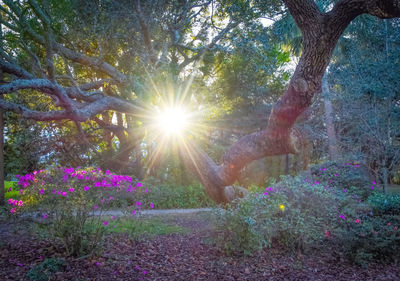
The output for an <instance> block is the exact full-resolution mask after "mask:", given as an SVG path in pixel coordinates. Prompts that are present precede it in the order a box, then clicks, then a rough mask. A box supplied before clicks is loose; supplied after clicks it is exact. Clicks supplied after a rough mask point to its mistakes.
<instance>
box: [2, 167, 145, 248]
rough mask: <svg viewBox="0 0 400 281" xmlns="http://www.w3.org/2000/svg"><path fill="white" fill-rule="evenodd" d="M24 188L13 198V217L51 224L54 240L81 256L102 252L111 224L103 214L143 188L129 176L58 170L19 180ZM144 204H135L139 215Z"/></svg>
mask: <svg viewBox="0 0 400 281" xmlns="http://www.w3.org/2000/svg"><path fill="white" fill-rule="evenodd" d="M18 184H19V185H20V186H21V187H22V188H23V194H22V195H21V198H20V200H16V199H12V198H10V199H9V200H8V203H9V205H10V213H11V214H13V215H16V214H19V213H23V212H25V213H27V215H30V216H31V215H33V214H36V215H38V216H40V217H42V219H44V220H49V221H50V222H51V223H50V224H49V225H48V227H46V230H48V231H49V233H50V234H51V237H53V238H54V239H56V240H57V239H58V240H61V242H63V244H64V247H65V250H66V254H67V255H68V256H69V255H72V256H81V255H85V254H92V253H94V252H95V251H97V250H99V249H100V248H101V245H102V239H103V236H104V232H105V229H106V228H107V226H108V221H107V220H104V219H103V218H102V217H101V215H102V213H103V211H105V210H107V209H110V208H112V207H113V202H115V201H119V199H120V198H119V195H121V194H123V193H128V194H131V193H132V192H133V191H135V190H136V189H137V187H140V186H141V183H137V184H136V186H135V184H134V183H132V179H131V178H130V177H128V176H120V175H113V174H111V173H110V172H109V171H106V172H103V171H101V170H100V169H73V168H55V169H50V170H41V171H38V172H33V173H31V174H27V175H25V176H20V177H19V182H18ZM141 206H142V202H139V201H138V202H136V206H135V208H136V210H135V209H132V208H131V210H130V211H131V212H132V213H136V212H137V211H139V209H140V208H141Z"/></svg>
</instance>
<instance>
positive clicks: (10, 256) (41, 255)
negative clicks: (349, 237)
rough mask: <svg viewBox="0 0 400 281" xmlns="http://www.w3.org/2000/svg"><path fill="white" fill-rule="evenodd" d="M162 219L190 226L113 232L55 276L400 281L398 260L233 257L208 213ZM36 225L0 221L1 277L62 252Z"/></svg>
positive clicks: (22, 272)
mask: <svg viewBox="0 0 400 281" xmlns="http://www.w3.org/2000/svg"><path fill="white" fill-rule="evenodd" d="M161 218H162V221H163V222H165V223H168V224H175V225H180V226H183V227H185V228H187V229H188V231H187V232H186V233H182V234H169V235H162V236H156V237H154V238H151V239H150V238H148V239H142V240H139V241H137V240H132V239H131V238H129V236H128V235H126V234H113V235H108V236H107V238H106V241H105V246H104V251H103V253H102V255H101V256H100V257H96V258H94V257H87V258H84V259H80V260H77V259H73V258H67V260H66V261H67V265H66V267H65V268H64V270H63V271H60V272H57V273H56V274H54V275H53V276H52V277H51V280H73V281H81V280H82V281H83V280H105V281H108V280H121V281H122V280H163V281H164V280H185V281H194V280H257V281H258V280H313V281H317V280H335V281H338V280H363V281H364V280H400V267H399V266H398V264H390V265H378V264H375V265H371V266H369V267H368V268H360V267H359V266H356V265H351V264H349V263H348V261H347V260H346V259H345V258H344V257H342V256H341V255H340V254H337V253H335V251H333V250H331V251H328V250H327V251H324V252H318V253H314V254H313V255H300V254H288V253H283V252H282V251H281V250H280V249H279V248H271V249H266V250H265V251H262V252H260V253H258V254H257V255H255V256H248V257H243V256H228V255H226V254H224V253H223V252H221V251H220V250H219V248H218V247H217V246H216V245H215V244H214V243H213V242H212V241H213V240H212V237H215V236H216V235H218V233H217V232H216V230H215V228H214V226H213V224H212V223H211V221H210V218H209V215H208V214H207V213H190V214H169V215H162V217H161ZM144 219H145V217H144ZM31 226H32V223H28V222H25V223H24V222H18V223H10V222H6V221H1V222H0V280H7V281H8V280H28V279H27V278H26V273H27V272H28V271H29V269H30V268H32V267H33V266H35V265H37V264H39V263H41V262H42V261H43V260H44V259H46V258H50V257H59V256H61V255H62V247H60V246H52V245H51V243H50V242H49V241H48V240H47V239H46V238H44V237H38V236H37V234H34V233H33V232H32V227H31Z"/></svg>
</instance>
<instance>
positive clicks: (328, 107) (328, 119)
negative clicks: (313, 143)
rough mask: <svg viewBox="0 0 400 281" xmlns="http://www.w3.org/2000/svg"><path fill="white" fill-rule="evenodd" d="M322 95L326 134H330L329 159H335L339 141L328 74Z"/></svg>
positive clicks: (323, 83)
mask: <svg viewBox="0 0 400 281" xmlns="http://www.w3.org/2000/svg"><path fill="white" fill-rule="evenodd" d="M322 96H323V99H324V106H325V124H326V134H327V136H328V152H329V159H330V160H331V161H334V160H336V159H337V158H338V156H339V155H338V150H337V141H336V133H335V125H334V124H333V120H332V103H331V100H330V97H329V84H328V79H327V77H326V75H325V76H324V78H323V79H322Z"/></svg>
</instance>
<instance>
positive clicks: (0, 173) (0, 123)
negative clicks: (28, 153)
mask: <svg viewBox="0 0 400 281" xmlns="http://www.w3.org/2000/svg"><path fill="white" fill-rule="evenodd" d="M2 80H3V72H2V71H1V70H0V81H2ZM0 98H3V97H0ZM3 113H4V112H3V110H2V109H0V206H3V205H4V204H5V203H4V117H3Z"/></svg>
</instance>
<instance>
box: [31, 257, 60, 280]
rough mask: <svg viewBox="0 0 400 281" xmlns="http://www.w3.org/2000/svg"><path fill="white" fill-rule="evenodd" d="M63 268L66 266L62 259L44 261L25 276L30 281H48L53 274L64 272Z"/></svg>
mask: <svg viewBox="0 0 400 281" xmlns="http://www.w3.org/2000/svg"><path fill="white" fill-rule="evenodd" d="M65 266H66V264H65V261H64V260H63V259H55V258H50V259H46V260H44V261H43V262H42V263H40V264H38V265H36V266H35V267H33V268H32V269H30V270H29V271H28V273H27V274H26V276H27V277H28V279H29V280H31V281H49V280H50V278H51V276H53V275H54V273H56V272H59V271H60V270H64V268H65Z"/></svg>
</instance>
